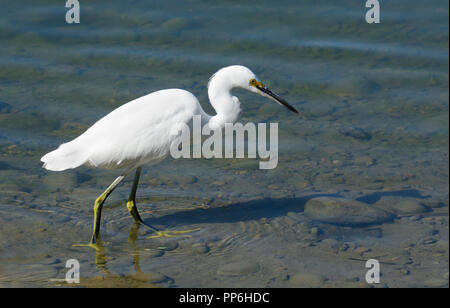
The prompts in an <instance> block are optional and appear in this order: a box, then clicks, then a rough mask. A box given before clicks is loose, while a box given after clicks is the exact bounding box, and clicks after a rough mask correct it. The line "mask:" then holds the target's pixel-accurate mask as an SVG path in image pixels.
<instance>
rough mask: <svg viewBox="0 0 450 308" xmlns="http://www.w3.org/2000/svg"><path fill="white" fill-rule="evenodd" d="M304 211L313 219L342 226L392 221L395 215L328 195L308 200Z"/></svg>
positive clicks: (357, 202)
mask: <svg viewBox="0 0 450 308" xmlns="http://www.w3.org/2000/svg"><path fill="white" fill-rule="evenodd" d="M304 212H305V214H306V215H307V216H308V217H309V218H311V219H313V220H317V221H320V222H324V223H330V224H336V225H343V226H358V225H372V224H381V223H384V222H387V221H392V220H393V219H394V217H395V215H393V214H392V213H388V212H386V211H384V210H382V209H379V208H376V207H373V206H369V205H368V204H366V203H362V202H359V201H354V200H348V199H343V198H330V197H319V198H313V199H311V200H309V201H308V202H307V203H306V205H305V211H304Z"/></svg>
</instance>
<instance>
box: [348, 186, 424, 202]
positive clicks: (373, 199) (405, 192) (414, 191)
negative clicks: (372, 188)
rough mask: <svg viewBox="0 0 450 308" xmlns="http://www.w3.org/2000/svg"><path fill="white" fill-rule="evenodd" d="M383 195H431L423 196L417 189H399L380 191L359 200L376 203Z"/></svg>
mask: <svg viewBox="0 0 450 308" xmlns="http://www.w3.org/2000/svg"><path fill="white" fill-rule="evenodd" d="M382 197H403V198H418V199H427V198H430V196H423V195H422V194H421V192H420V191H418V190H417V189H407V190H397V191H379V192H374V193H372V194H368V195H365V196H362V197H359V198H357V199H356V200H357V201H361V202H365V203H368V204H374V203H376V202H378V201H379V200H380V199H381V198H382Z"/></svg>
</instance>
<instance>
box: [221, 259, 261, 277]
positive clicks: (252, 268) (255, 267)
mask: <svg viewBox="0 0 450 308" xmlns="http://www.w3.org/2000/svg"><path fill="white" fill-rule="evenodd" d="M258 271H259V264H258V263H256V262H233V263H229V264H226V265H224V266H222V267H220V268H219V269H218V270H217V274H219V275H223V276H244V275H250V274H253V273H256V272H258Z"/></svg>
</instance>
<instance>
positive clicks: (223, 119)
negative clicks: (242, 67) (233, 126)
mask: <svg viewBox="0 0 450 308" xmlns="http://www.w3.org/2000/svg"><path fill="white" fill-rule="evenodd" d="M234 87H235V85H234V84H233V83H232V82H230V81H229V80H228V79H227V78H223V76H217V75H216V76H214V77H213V78H212V79H211V81H210V83H209V87H208V97H209V101H210V103H211V105H212V106H213V107H214V109H215V110H216V113H217V114H216V115H215V116H213V117H212V118H211V119H210V121H209V123H210V126H211V128H214V129H215V128H218V127H224V125H225V123H234V122H236V120H237V119H238V117H239V114H240V113H241V107H240V103H239V100H238V98H237V97H236V96H232V95H231V89H233V88H234Z"/></svg>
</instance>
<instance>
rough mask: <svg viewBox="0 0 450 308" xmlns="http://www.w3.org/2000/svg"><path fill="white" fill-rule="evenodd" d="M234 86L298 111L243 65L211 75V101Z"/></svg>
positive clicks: (225, 68)
mask: <svg viewBox="0 0 450 308" xmlns="http://www.w3.org/2000/svg"><path fill="white" fill-rule="evenodd" d="M234 87H239V88H244V89H247V90H249V91H251V92H253V93H257V94H259V95H262V96H265V97H267V98H270V99H271V100H273V101H275V102H276V103H278V104H280V105H282V106H285V107H286V108H288V109H289V110H290V111H292V112H295V113H298V111H297V110H295V108H294V107H292V106H291V105H290V104H289V103H288V102H286V101H285V100H284V99H283V98H281V97H280V96H278V95H277V94H275V93H273V92H272V91H270V90H269V89H268V88H266V87H265V86H264V85H263V84H262V83H261V82H260V81H259V80H258V78H257V77H256V75H255V74H254V73H253V72H252V71H251V70H249V69H248V68H247V67H245V66H242V65H232V66H228V67H224V68H222V69H221V70H219V71H218V72H217V73H215V74H214V75H213V76H212V77H211V79H210V82H209V84H208V88H209V89H208V94H209V97H210V100H211V102H213V98H214V97H215V95H220V94H221V93H222V92H221V90H226V91H229V90H231V88H234Z"/></svg>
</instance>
